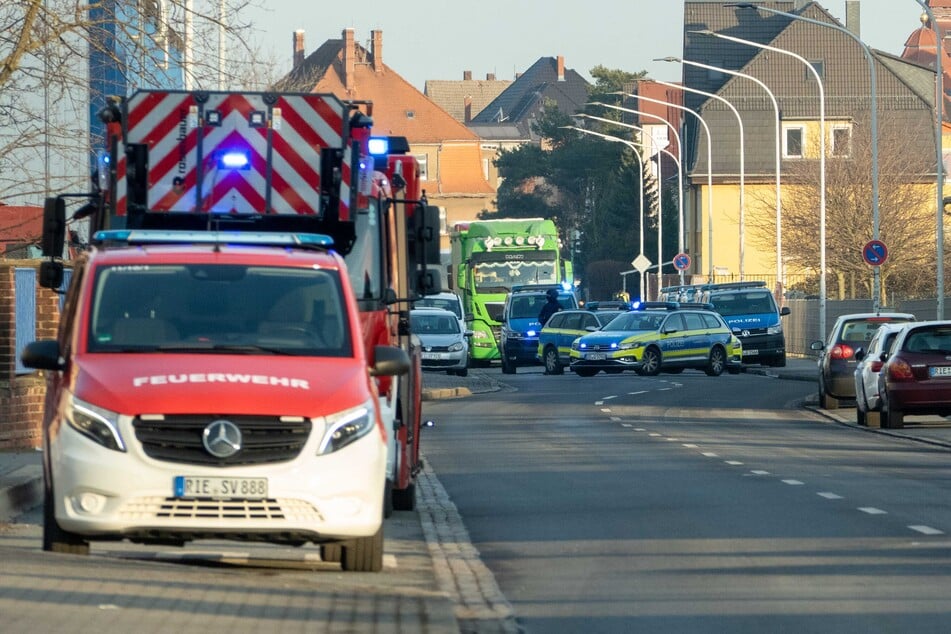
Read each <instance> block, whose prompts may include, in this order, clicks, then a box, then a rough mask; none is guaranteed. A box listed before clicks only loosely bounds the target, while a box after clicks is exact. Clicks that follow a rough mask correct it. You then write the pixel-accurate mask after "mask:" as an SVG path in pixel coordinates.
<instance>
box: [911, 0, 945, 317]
mask: <svg viewBox="0 0 951 634" xmlns="http://www.w3.org/2000/svg"><path fill="white" fill-rule="evenodd" d="M915 2H917V3H918V4H920V5H921V8H922V9H924V11H925V13H927V14H928V20H930V21H931V28H933V29H934V36H935V37H934V39H935V58H934V70H935V97H934V100H935V101H934V109H935V148H936V149H937V153H938V162H937V168H936V170H935V171H936V173H937V183H936V188H937V190H938V211H937V220H936V222H937V226H938V235H937V237H936V239H937V243H938V244H937V249H938V257H937V258H936V259H937V260H938V261H937V262H935V267H936V271H935V272H936V274H937V275H936V277H937V283H936V286H937V287H938V288H937V291H938V307H937V308H938V319H944V147H943V144H944V138H943V134H942V132H943V129H944V53H943V52H942V50H941V37H942V36H941V31H940V29H939V28H938V22H937V21H936V20H935V19H934V13H932V11H931V7H930V6H929V5H928V3H927V0H915Z"/></svg>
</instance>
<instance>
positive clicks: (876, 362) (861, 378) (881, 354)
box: [854, 323, 906, 425]
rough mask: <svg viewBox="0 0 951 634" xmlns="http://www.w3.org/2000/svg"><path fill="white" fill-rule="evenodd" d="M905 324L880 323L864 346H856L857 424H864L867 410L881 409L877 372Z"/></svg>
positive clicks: (875, 410)
mask: <svg viewBox="0 0 951 634" xmlns="http://www.w3.org/2000/svg"><path fill="white" fill-rule="evenodd" d="M905 326H906V324H903V323H891V324H882V325H881V326H879V328H878V330H876V331H875V335H874V336H873V337H872V340H871V341H869V342H868V345H867V346H865V347H860V348H857V349H856V351H855V358H856V360H858V364H857V365H856V366H855V374H854V376H855V419H856V422H857V423H858V424H859V425H866V424H867V422H868V420H867V415H868V413H869V412H877V411H880V410H881V407H882V405H881V398H880V397H879V394H878V374H879V372H880V371H881V369H882V365H883V364H884V362H885V360H886V359H887V358H888V353H889V351H890V350H891V348H892V344H894V343H895V338H896V336H897V335H898V333H900V332H901V331H902V329H904V328H905Z"/></svg>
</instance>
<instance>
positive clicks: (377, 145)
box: [367, 136, 390, 156]
mask: <svg viewBox="0 0 951 634" xmlns="http://www.w3.org/2000/svg"><path fill="white" fill-rule="evenodd" d="M367 148H368V149H369V150H370V154H371V155H372V156H386V155H387V154H389V153H390V140H389V139H388V138H387V137H379V136H374V137H370V140H369V141H367Z"/></svg>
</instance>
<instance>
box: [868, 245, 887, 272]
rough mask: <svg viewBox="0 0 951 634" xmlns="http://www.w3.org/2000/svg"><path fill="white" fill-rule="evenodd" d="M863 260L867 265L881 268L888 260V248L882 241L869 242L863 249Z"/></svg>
mask: <svg viewBox="0 0 951 634" xmlns="http://www.w3.org/2000/svg"><path fill="white" fill-rule="evenodd" d="M862 258H863V259H864V260H865V263H866V264H869V265H871V266H881V265H882V264H884V263H885V260H887V259H888V247H886V246H885V243H884V242H882V241H881V240H869V241H868V242H866V243H865V246H864V247H862Z"/></svg>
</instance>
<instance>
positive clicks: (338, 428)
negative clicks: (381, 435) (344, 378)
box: [317, 402, 374, 456]
mask: <svg viewBox="0 0 951 634" xmlns="http://www.w3.org/2000/svg"><path fill="white" fill-rule="evenodd" d="M373 424H374V422H373V405H372V403H371V402H367V403H364V404H363V405H361V406H359V407H354V408H353V409H349V410H346V411H343V412H339V413H337V414H333V415H332V416H328V417H327V420H326V424H325V427H324V437H323V438H322V439H321V441H320V447H319V448H318V449H317V454H318V455H321V456H323V455H327V454H329V453H333V452H335V451H338V450H340V449H343V448H344V447H346V446H347V445H349V444H350V443H352V442H354V441H356V440H358V439H360V438H362V437H364V436H366V435H367V434H368V433H370V431H371V430H372V429H373Z"/></svg>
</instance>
